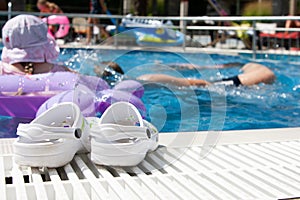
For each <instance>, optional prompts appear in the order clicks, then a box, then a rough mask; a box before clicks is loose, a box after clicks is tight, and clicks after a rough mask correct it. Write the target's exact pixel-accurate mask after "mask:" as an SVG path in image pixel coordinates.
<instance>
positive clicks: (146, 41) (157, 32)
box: [134, 28, 184, 46]
mask: <svg viewBox="0 0 300 200" xmlns="http://www.w3.org/2000/svg"><path fill="white" fill-rule="evenodd" d="M134 33H135V35H136V42H137V44H139V45H143V46H144V45H149V46H179V45H182V44H183V41H184V34H183V33H181V32H179V31H174V30H172V29H169V28H138V29H134Z"/></svg>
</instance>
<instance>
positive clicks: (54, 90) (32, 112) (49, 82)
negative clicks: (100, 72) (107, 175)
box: [0, 72, 145, 119]
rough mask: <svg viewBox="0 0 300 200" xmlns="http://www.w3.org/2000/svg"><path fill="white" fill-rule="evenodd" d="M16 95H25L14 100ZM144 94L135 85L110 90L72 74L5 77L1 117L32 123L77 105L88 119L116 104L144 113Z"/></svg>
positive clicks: (99, 81)
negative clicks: (60, 106)
mask: <svg viewBox="0 0 300 200" xmlns="http://www.w3.org/2000/svg"><path fill="white" fill-rule="evenodd" d="M17 91H22V93H23V94H24V95H20V96H13V95H12V93H16V92H17ZM143 93H144V90H143V86H142V85H141V84H140V83H138V82H136V81H122V82H120V83H119V84H117V85H116V86H115V88H113V89H111V88H110V87H109V86H108V84H107V83H106V82H105V81H104V80H103V79H101V78H98V77H95V76H84V75H80V74H76V73H71V72H55V73H45V74H35V75H30V76H22V75H2V76H0V115H3V116H12V117H20V118H30V119H33V118H34V117H36V114H40V113H42V112H43V111H45V110H47V109H48V108H50V107H51V106H52V105H54V104H56V103H59V102H74V103H76V104H77V105H79V107H80V108H81V110H82V112H83V114H84V115H85V116H94V115H95V113H96V112H101V113H102V112H103V111H104V110H105V109H106V108H107V107H108V106H109V105H110V104H112V103H114V102H117V101H128V102H131V103H132V104H134V105H135V106H136V107H138V109H139V110H140V111H141V112H142V113H143V112H145V106H144V104H143V102H142V101H141V100H140V98H141V96H142V95H143Z"/></svg>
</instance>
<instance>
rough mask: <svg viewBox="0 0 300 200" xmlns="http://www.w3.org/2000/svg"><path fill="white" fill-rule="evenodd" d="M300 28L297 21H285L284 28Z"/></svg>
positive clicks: (299, 23)
mask: <svg viewBox="0 0 300 200" xmlns="http://www.w3.org/2000/svg"><path fill="white" fill-rule="evenodd" d="M299 27H300V21H298V20H286V22H285V28H299ZM288 33H289V32H288V31H285V34H288Z"/></svg>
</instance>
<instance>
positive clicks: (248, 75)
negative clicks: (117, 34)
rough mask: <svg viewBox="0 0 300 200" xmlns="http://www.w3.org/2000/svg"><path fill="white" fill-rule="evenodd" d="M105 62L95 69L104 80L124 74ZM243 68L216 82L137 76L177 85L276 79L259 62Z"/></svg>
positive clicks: (253, 83) (163, 75)
mask: <svg viewBox="0 0 300 200" xmlns="http://www.w3.org/2000/svg"><path fill="white" fill-rule="evenodd" d="M104 64H106V65H107V67H106V68H105V69H104V70H100V68H97V67H96V68H95V69H94V71H95V73H96V74H98V76H100V77H102V78H103V79H104V80H110V79H111V77H112V76H114V77H117V76H116V74H120V75H121V76H122V75H123V74H124V72H123V70H122V68H121V67H120V66H119V65H118V64H117V63H114V62H106V63H104ZM241 70H242V71H243V73H242V74H239V75H237V76H233V77H230V78H226V79H222V80H220V81H216V82H208V81H206V80H202V79H186V78H178V77H174V76H170V75H166V74H145V75H141V76H139V77H137V80H141V81H145V82H157V83H166V84H173V85H176V86H207V85H212V84H214V85H218V84H219V85H234V86H239V85H247V86H249V85H255V84H259V83H266V84H270V83H272V82H273V81H274V80H275V75H274V73H273V72H272V71H271V70H270V69H269V68H267V67H266V66H264V65H261V64H258V63H247V64H245V65H244V66H243V67H242V69H241ZM121 78H122V77H121ZM112 80H113V79H112Z"/></svg>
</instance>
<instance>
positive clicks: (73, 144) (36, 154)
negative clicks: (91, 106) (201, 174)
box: [13, 102, 90, 167]
mask: <svg viewBox="0 0 300 200" xmlns="http://www.w3.org/2000/svg"><path fill="white" fill-rule="evenodd" d="M17 135H19V137H18V138H17V139H16V141H15V142H14V144H13V149H14V160H15V162H16V163H17V164H19V165H26V166H32V167H60V166H63V165H65V164H67V163H69V162H70V161H71V160H72V159H73V157H74V155H75V154H76V153H86V152H89V151H90V141H89V125H88V123H87V121H86V120H85V118H84V117H83V116H82V114H81V111H80V109H79V107H78V106H77V105H76V104H74V103H71V102H66V103H59V104H57V105H55V106H53V107H51V108H50V109H48V110H47V111H45V112H44V113H42V114H41V115H40V116H38V117H37V118H35V119H34V120H33V121H32V122H31V123H30V124H19V126H18V129H17Z"/></svg>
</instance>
